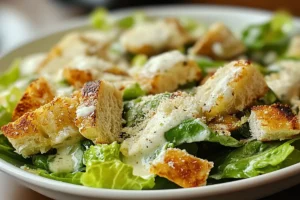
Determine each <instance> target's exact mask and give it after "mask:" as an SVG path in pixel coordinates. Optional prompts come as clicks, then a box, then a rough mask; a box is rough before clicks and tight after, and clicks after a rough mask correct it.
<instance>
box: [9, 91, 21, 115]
mask: <svg viewBox="0 0 300 200" xmlns="http://www.w3.org/2000/svg"><path fill="white" fill-rule="evenodd" d="M22 95H23V91H22V90H21V89H19V88H17V87H12V88H11V89H10V90H9V91H8V93H7V95H6V96H5V100H6V101H5V107H6V109H7V111H8V112H9V113H12V112H13V111H14V109H15V107H16V106H17V104H18V102H19V101H20V99H21V97H22Z"/></svg>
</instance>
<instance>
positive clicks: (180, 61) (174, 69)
mask: <svg viewBox="0 0 300 200" xmlns="http://www.w3.org/2000/svg"><path fill="white" fill-rule="evenodd" d="M200 78H201V70H200V68H199V67H198V65H197V63H195V62H194V61H192V60H189V59H187V57H186V56H185V55H183V54H182V53H180V52H179V51H170V52H166V53H163V54H160V55H158V56H155V57H152V58H151V59H150V60H149V61H148V62H147V63H146V64H145V66H144V67H143V68H142V70H141V71H139V72H138V73H137V75H136V80H137V81H138V82H139V83H140V85H141V86H142V87H143V89H145V90H146V91H147V92H148V93H150V94H158V93H162V92H172V91H175V90H176V89H177V88H178V87H179V86H180V85H184V84H186V83H188V82H192V81H199V80H200Z"/></svg>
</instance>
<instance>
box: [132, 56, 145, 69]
mask: <svg viewBox="0 0 300 200" xmlns="http://www.w3.org/2000/svg"><path fill="white" fill-rule="evenodd" d="M147 61H148V56H147V55H145V54H137V55H135V56H134V57H133V58H132V60H131V65H132V66H138V67H141V66H143V65H144V64H146V62H147Z"/></svg>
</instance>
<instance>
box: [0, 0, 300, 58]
mask: <svg viewBox="0 0 300 200" xmlns="http://www.w3.org/2000/svg"><path fill="white" fill-rule="evenodd" d="M179 3H188V4H217V5H233V6H245V7H251V8H260V9H266V10H278V9H284V10H287V11H289V12H291V13H292V14H294V15H297V16H300V1H299V0H284V1H282V0H263V1H256V0H160V1H153V0H0V54H2V53H3V52H4V51H7V50H9V49H11V48H13V47H15V46H16V45H18V44H20V43H22V42H24V41H26V40H28V39H29V38H32V37H34V36H36V35H38V34H39V33H40V32H45V30H49V29H55V27H56V26H57V25H58V24H61V23H63V22H64V21H67V20H68V19H70V18H73V17H79V16H82V15H85V14H88V13H89V12H90V11H91V10H92V9H94V8H95V7H99V6H102V7H106V8H107V9H109V10H114V9H120V8H125V7H132V6H145V5H158V4H179Z"/></svg>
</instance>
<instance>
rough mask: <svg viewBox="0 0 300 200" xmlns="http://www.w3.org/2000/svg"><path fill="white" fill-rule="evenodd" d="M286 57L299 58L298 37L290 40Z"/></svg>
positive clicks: (299, 37) (299, 44) (299, 39)
mask: <svg viewBox="0 0 300 200" xmlns="http://www.w3.org/2000/svg"><path fill="white" fill-rule="evenodd" d="M286 56H288V57H300V35H296V36H294V37H293V38H292V39H291V41H290V44H289V47H288V50H287V52H286Z"/></svg>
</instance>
